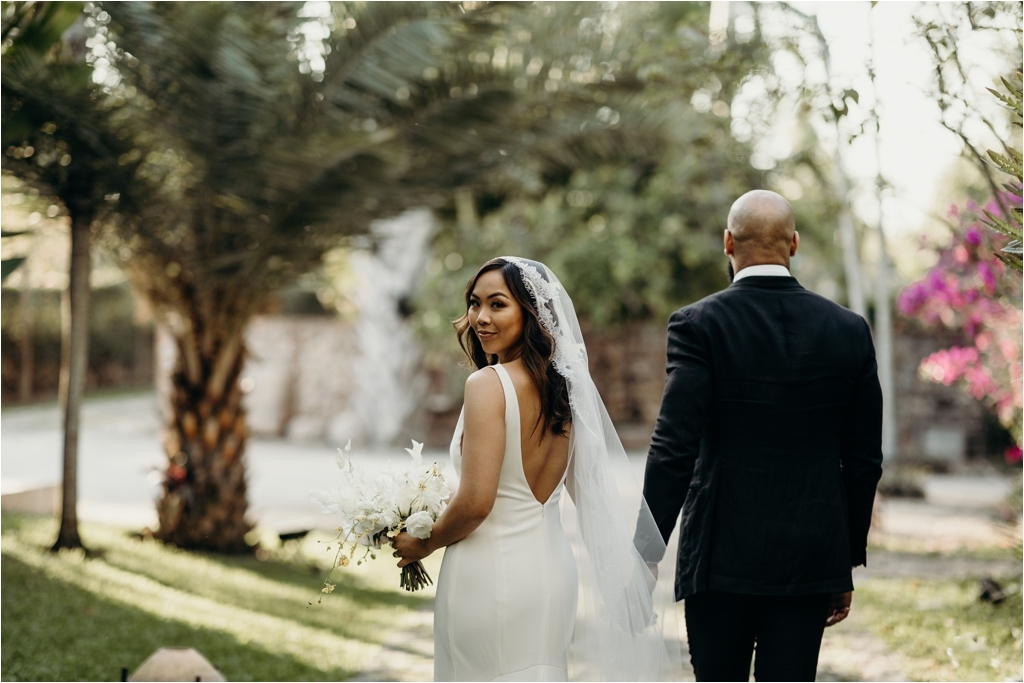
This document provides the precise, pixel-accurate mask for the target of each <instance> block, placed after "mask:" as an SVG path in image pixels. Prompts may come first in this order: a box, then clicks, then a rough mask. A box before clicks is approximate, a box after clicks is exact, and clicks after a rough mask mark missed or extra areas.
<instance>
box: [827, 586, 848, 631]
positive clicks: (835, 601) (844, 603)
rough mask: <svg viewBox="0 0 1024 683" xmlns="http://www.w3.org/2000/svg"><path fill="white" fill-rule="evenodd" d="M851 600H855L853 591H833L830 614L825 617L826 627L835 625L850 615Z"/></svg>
mask: <svg viewBox="0 0 1024 683" xmlns="http://www.w3.org/2000/svg"><path fill="white" fill-rule="evenodd" d="M851 602H853V591H849V592H846V593H833V594H832V603H831V604H830V605H829V607H828V616H827V617H825V628H828V627H829V626H834V625H836V624H838V623H839V622H840V621H842V620H843V619H845V618H846V617H848V616H850V603H851Z"/></svg>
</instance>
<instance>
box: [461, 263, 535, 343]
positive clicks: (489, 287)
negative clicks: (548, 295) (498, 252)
mask: <svg viewBox="0 0 1024 683" xmlns="http://www.w3.org/2000/svg"><path fill="white" fill-rule="evenodd" d="M468 314H469V324H470V325H471V326H472V327H473V332H474V333H475V334H476V336H477V339H479V340H480V345H481V346H483V348H484V352H486V353H488V354H494V355H497V356H498V360H499V361H501V362H504V361H505V360H506V358H505V355H506V353H507V352H508V351H509V349H512V348H514V347H515V345H516V343H517V342H518V341H519V338H520V337H521V336H522V335H523V307H522V306H520V305H519V302H518V301H516V300H515V297H513V296H512V292H510V291H509V288H508V285H506V284H505V277H504V276H503V275H502V274H501V270H489V271H487V272H486V273H484V274H483V275H481V276H480V277H479V278H478V279H477V281H476V285H474V287H473V292H472V294H470V297H469V311H468Z"/></svg>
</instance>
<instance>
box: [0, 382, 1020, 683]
mask: <svg viewBox="0 0 1024 683" xmlns="http://www.w3.org/2000/svg"><path fill="white" fill-rule="evenodd" d="M59 426H60V415H59V412H58V408H57V406H56V405H54V404H50V405H39V406H27V407H18V408H11V409H5V410H3V412H2V415H0V471H2V479H3V488H4V491H5V492H6V491H8V490H10V489H12V488H16V487H25V486H33V485H35V486H44V485H51V484H56V483H57V482H59V481H60V443H61V438H60V429H59ZM82 427H83V430H82V441H81V446H80V468H79V487H80V488H79V499H80V501H81V503H80V508H79V509H80V516H81V517H82V518H83V519H86V520H92V521H99V522H105V523H111V524H118V525H122V526H129V527H142V526H146V525H148V526H154V525H155V524H156V517H155V513H154V509H153V502H154V500H155V499H156V497H157V495H158V493H159V482H160V473H159V470H160V469H161V467H162V463H163V461H164V455H163V452H162V449H161V447H160V444H159V440H158V434H159V420H158V416H157V409H156V402H155V397H154V395H153V394H152V393H149V392H145V393H137V394H124V395H119V396H108V397H96V398H90V399H89V400H87V401H86V403H85V406H84V408H83V411H82ZM334 453H335V449H334V448H332V447H328V446H325V445H323V444H295V443H291V442H287V441H284V440H276V439H252V440H251V441H250V442H249V445H248V450H247V458H248V466H249V492H250V502H251V506H250V508H251V515H252V517H253V519H255V520H256V521H257V522H258V523H259V524H260V525H262V526H264V527H266V528H269V529H273V530H276V531H287V530H290V529H298V528H311V527H316V526H322V525H324V519H325V518H324V517H323V516H322V515H320V513H319V512H318V511H317V510H316V508H315V507H314V506H313V505H312V504H311V503H309V502H308V498H307V495H308V492H309V490H310V489H313V488H326V487H329V486H330V485H331V481H332V479H333V477H334V475H335V470H334ZM424 455H425V457H427V458H428V459H430V460H439V461H442V462H446V463H447V462H448V457H447V453H445V452H442V451H434V452H429V453H425V454H424ZM356 457H357V458H359V460H360V462H361V463H362V464H363V465H364V467H366V468H367V469H374V468H382V467H384V466H386V464H387V462H388V461H389V459H390V460H394V461H395V462H396V464H397V463H400V462H401V460H402V459H403V458H405V457H406V456H405V454H404V452H403V451H402V450H401V448H399V447H396V448H395V449H393V450H392V451H389V452H358V451H357V452H356ZM630 464H631V466H632V469H633V475H634V477H635V478H636V479H637V480H640V479H642V476H643V464H644V459H643V454H641V453H637V454H633V456H632V457H631V462H630ZM1009 486H1010V483H1009V482H1008V481H1007V480H1005V479H1002V478H997V477H929V478H927V479H926V480H925V482H924V488H925V492H926V499H925V500H923V501H905V500H892V501H883V502H881V503H880V505H879V509H878V524H877V525H876V528H875V529H874V530H873V532H872V533H873V538H874V539H875V540H874V542H875V544H876V545H877V544H881V545H882V546H883V547H885V548H896V549H897V550H899V549H900V548H903V547H904V546H906V545H907V544H910V545H912V546H913V545H914V544H918V546H920V545H922V544H923V546H924V547H923V548H918V547H914V548H913V549H914V550H920V549H924V550H937V551H943V550H955V549H957V548H965V547H966V548H976V547H988V546H998V545H1001V544H1003V543H1004V542H1005V540H1006V538H1007V537H1012V535H1013V534H1014V533H1016V535H1017V538H1019V536H1020V531H1019V527H1018V528H1016V529H1009V528H1007V527H1006V526H1005V525H1001V524H1000V523H999V522H998V520H997V519H996V516H995V512H994V506H995V505H996V504H998V502H999V501H1000V500H1001V499H1002V497H1003V496H1005V493H1006V491H1007V490H1008V487H1009ZM1008 535H1009V536H1008ZM869 562H870V566H869V567H868V568H864V569H858V570H857V573H856V578H855V580H857V581H868V580H871V579H872V578H877V577H888V576H899V577H902V576H936V577H939V576H976V575H980V574H988V573H991V574H999V573H1004V572H1006V571H1010V570H1012V569H1019V563H1012V562H1009V563H1008V562H1005V561H985V560H978V559H973V558H970V557H959V556H955V555H954V556H952V557H948V556H947V557H943V556H928V555H926V554H922V553H921V552H898V551H896V552H894V551H892V550H874V551H872V553H871V555H870V559H869ZM665 575H668V576H671V573H670V571H666V572H665ZM678 622H679V631H680V633H679V635H680V636H681V637H682V642H683V643H684V644H685V642H686V640H685V625H684V623H683V619H682V614H681V613H680V614H679V619H678ZM432 637H433V636H432V614H431V611H430V609H429V607H428V608H427V609H424V610H423V611H417V612H411V613H409V614H407V615H405V616H404V617H403V618H402V620H401V622H400V623H399V624H398V625H397V626H396V630H395V633H394V634H393V635H392V636H391V637H390V638H389V639H388V640H387V642H386V643H385V646H384V650H383V655H382V656H381V657H380V658H379V660H378V661H377V663H376V664H375V665H374V666H373V667H372V668H370V669H367V670H365V671H363V672H361V673H360V674H359V676H358V677H357V679H358V680H429V679H430V677H431V674H432V656H433V643H432ZM684 659H685V660H687V661H686V677H687V680H692V671H690V670H689V663H688V653H686V652H685V651H684ZM819 679H820V680H880V681H889V680H893V681H895V680H905V675H904V674H903V672H902V669H901V665H900V662H899V658H898V657H897V656H896V655H894V654H893V653H891V652H889V651H888V650H887V648H886V647H885V645H884V644H883V643H882V642H881V641H879V640H878V639H877V638H875V637H874V636H872V635H871V634H870V633H869V631H868V629H867V626H866V624H862V623H860V622H859V620H858V614H857V612H856V610H854V612H853V613H852V615H851V617H850V618H849V619H848V620H847V621H846V622H845V623H843V624H841V625H839V626H837V627H835V628H832V629H828V630H827V631H826V634H825V639H824V643H823V646H822V655H821V662H820V666H819Z"/></svg>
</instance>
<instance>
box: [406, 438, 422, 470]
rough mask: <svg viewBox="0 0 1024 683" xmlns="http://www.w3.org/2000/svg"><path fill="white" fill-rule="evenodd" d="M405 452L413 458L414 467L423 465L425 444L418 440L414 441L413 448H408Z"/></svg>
mask: <svg viewBox="0 0 1024 683" xmlns="http://www.w3.org/2000/svg"><path fill="white" fill-rule="evenodd" d="M405 452H406V453H408V454H409V455H411V456H412V463H413V465H415V466H417V467H419V466H420V465H421V464H423V444H421V443H420V442H418V441H417V440H416V439H413V440H412V448H406V449H405Z"/></svg>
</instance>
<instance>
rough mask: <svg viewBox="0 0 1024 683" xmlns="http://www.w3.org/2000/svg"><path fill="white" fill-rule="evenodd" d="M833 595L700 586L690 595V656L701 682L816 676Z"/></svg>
mask: <svg viewBox="0 0 1024 683" xmlns="http://www.w3.org/2000/svg"><path fill="white" fill-rule="evenodd" d="M830 600H831V596H829V595H795V596H791V595H742V594H739V593H721V592H717V591H701V592H700V593H697V594H696V595H692V596H690V597H688V598H686V604H685V608H686V633H687V639H688V640H689V644H690V661H691V662H692V663H693V671H694V673H695V674H696V676H697V680H698V681H746V680H749V679H750V657H751V655H752V654H753V653H754V650H755V645H756V650H757V656H756V658H755V660H754V679H755V680H757V681H813V680H814V676H815V673H816V672H817V669H818V650H819V649H820V648H821V635H822V632H823V631H824V630H825V618H826V617H827V616H828V610H829V604H830Z"/></svg>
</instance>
